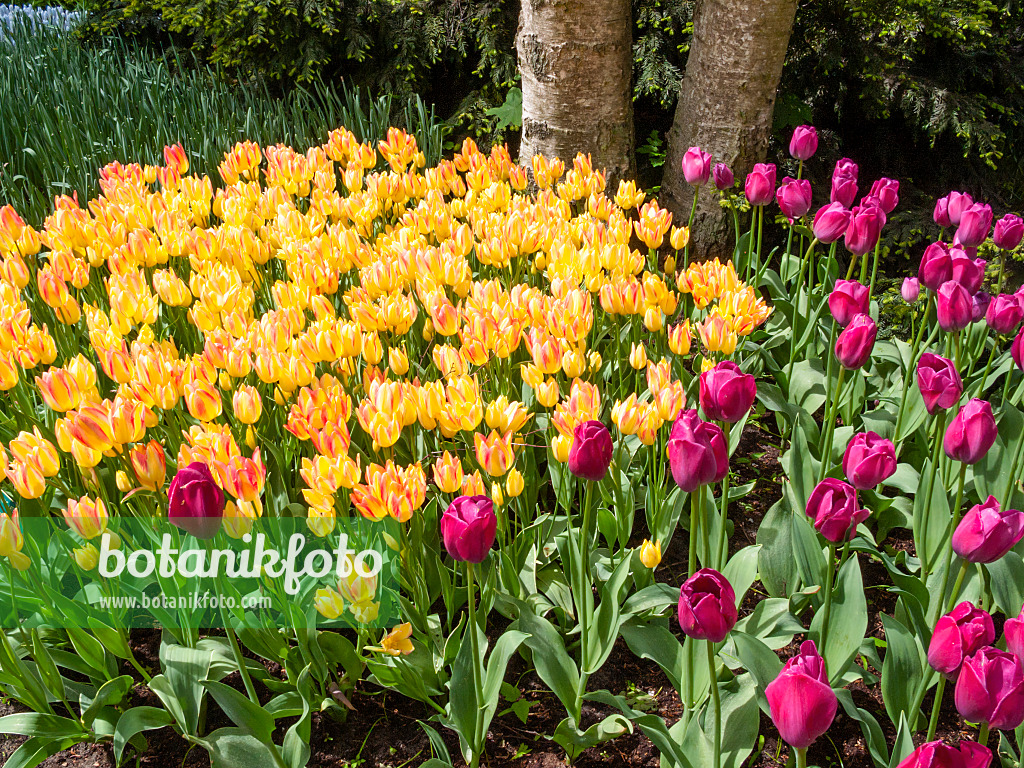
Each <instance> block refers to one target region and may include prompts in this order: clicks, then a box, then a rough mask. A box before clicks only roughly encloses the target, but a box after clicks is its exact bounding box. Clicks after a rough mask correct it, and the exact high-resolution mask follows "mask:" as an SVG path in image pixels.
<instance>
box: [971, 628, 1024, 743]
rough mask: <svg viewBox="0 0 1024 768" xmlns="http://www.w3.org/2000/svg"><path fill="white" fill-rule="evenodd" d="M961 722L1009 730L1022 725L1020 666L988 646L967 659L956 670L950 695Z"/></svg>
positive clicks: (1023, 671)
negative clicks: (960, 716)
mask: <svg viewBox="0 0 1024 768" xmlns="http://www.w3.org/2000/svg"><path fill="white" fill-rule="evenodd" d="M954 701H955V702H956V708H957V710H958V711H959V712H960V714H961V715H962V716H963V718H964V719H965V720H968V721H970V722H972V723H987V724H988V727H989V728H994V729H996V730H999V731H1012V730H1013V729H1014V728H1016V727H1017V726H1018V725H1020V724H1021V723H1022V722H1024V663H1022V662H1021V660H1020V659H1019V658H1017V657H1016V656H1014V655H1013V654H1012V653H1007V652H1006V651H1000V650H998V649H996V648H993V647H992V646H987V647H985V648H982V649H981V650H979V651H978V652H977V653H975V654H974V655H973V656H969V657H968V658H967V659H966V660H965V661H964V664H963V667H961V669H960V676H959V677H958V678H957V681H956V691H955V693H954Z"/></svg>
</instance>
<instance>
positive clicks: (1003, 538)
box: [952, 496, 1024, 563]
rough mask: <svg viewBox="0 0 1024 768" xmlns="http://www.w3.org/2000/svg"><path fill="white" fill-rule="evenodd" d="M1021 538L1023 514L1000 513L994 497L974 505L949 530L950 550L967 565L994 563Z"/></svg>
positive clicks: (1017, 512)
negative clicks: (953, 527)
mask: <svg viewBox="0 0 1024 768" xmlns="http://www.w3.org/2000/svg"><path fill="white" fill-rule="evenodd" d="M1022 538H1024V513H1022V512H1019V511H1017V510H1016V509H1007V510H1004V511H1000V509H999V502H998V501H996V497H995V496H989V497H988V498H987V499H986V500H985V501H984V502H983V503H982V504H975V505H974V506H973V507H971V508H970V510H969V511H968V512H967V514H966V515H964V518H963V520H961V521H960V525H958V526H957V527H956V530H955V531H953V540H952V545H953V551H954V552H956V553H957V555H959V556H960V557H962V558H963V559H964V560H966V561H968V562H970V563H994V562H995V561H996V560H999V559H1000V558H1001V557H1002V556H1003V555H1005V554H1006V553H1007V552H1009V551H1010V550H1011V549H1013V548H1014V547H1015V546H1016V545H1017V542H1018V541H1020V540H1021V539H1022Z"/></svg>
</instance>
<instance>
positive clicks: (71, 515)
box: [64, 496, 108, 540]
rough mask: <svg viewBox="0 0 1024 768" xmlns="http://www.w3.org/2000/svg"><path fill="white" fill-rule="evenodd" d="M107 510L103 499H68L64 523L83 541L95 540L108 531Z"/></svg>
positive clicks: (85, 497) (84, 497)
mask: <svg viewBox="0 0 1024 768" xmlns="http://www.w3.org/2000/svg"><path fill="white" fill-rule="evenodd" d="M107 520H108V517H107V508H106V507H105V506H104V504H103V499H92V498H90V497H88V496H83V497H82V498H80V499H77V500H76V499H68V506H67V508H66V509H65V510H64V522H66V523H67V524H68V528H70V529H71V530H73V531H74V532H75V533H77V534H78V535H79V536H81V537H82V538H83V539H86V540H88V539H94V538H96V537H97V536H99V535H100V534H102V533H103V532H104V531H105V530H107Z"/></svg>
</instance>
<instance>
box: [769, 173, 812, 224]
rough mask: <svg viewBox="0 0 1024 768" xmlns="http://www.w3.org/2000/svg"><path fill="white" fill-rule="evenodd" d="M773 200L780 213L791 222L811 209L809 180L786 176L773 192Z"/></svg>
mask: <svg viewBox="0 0 1024 768" xmlns="http://www.w3.org/2000/svg"><path fill="white" fill-rule="evenodd" d="M775 200H776V202H777V203H778V204H779V208H780V209H781V210H782V213H783V214H784V215H785V216H786V218H787V219H789V223H790V224H792V223H793V222H794V221H796V220H797V219H799V218H801V217H802V216H803V215H804V214H805V213H807V212H808V211H809V210H811V182H809V181H808V180H807V179H799V180H798V179H791V178H789V177H788V176H787V177H786V178H784V179H783V180H782V184H781V185H780V186H779V189H778V191H777V192H776V193H775Z"/></svg>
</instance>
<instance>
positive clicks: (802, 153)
mask: <svg viewBox="0 0 1024 768" xmlns="http://www.w3.org/2000/svg"><path fill="white" fill-rule="evenodd" d="M817 151H818V131H817V129H816V128H815V127H814V126H813V125H800V126H797V128H796V129H795V130H794V131H793V138H791V139H790V140H789V154H790V157H792V158H793V159H794V160H810V159H811V158H812V157H814V153H815V152H817Z"/></svg>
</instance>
